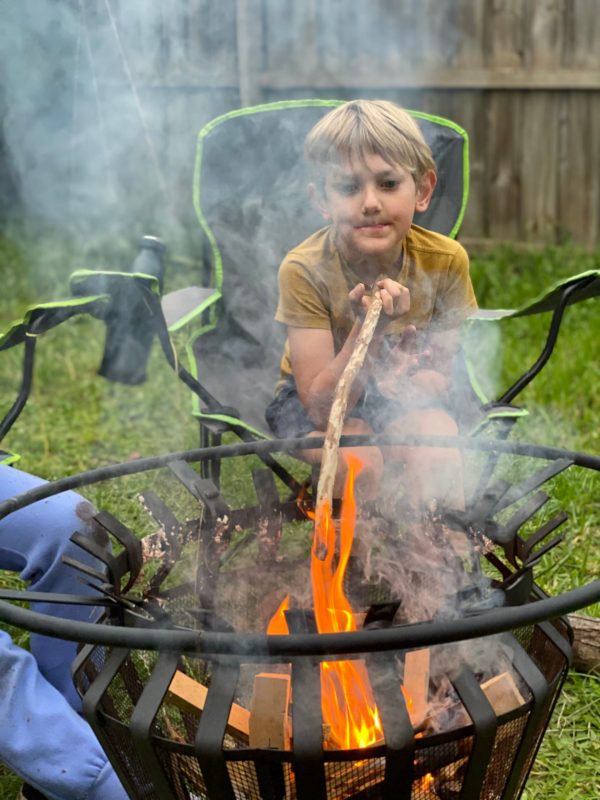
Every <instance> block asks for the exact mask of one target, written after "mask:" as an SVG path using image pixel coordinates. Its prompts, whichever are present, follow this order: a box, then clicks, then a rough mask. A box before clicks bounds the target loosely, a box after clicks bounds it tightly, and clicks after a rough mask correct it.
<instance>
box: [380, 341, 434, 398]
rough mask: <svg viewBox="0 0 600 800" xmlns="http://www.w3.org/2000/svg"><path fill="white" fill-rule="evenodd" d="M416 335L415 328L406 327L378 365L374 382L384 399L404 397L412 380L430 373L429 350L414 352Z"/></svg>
mask: <svg viewBox="0 0 600 800" xmlns="http://www.w3.org/2000/svg"><path fill="white" fill-rule="evenodd" d="M416 334H417V330H416V328H415V326H414V325H407V326H406V328H405V329H404V331H403V332H402V335H401V337H400V339H399V341H398V342H397V344H396V345H395V346H394V347H393V348H392V349H391V350H390V351H389V353H388V355H387V357H386V359H385V362H383V363H381V364H380V366H379V369H378V370H377V372H378V373H379V374H377V375H376V376H375V380H376V383H377V388H378V389H379V391H380V392H381V394H382V395H384V397H389V398H394V397H397V396H400V395H405V394H406V393H407V390H409V388H410V384H411V383H412V381H413V378H415V379H416V378H417V376H418V375H420V374H421V373H425V372H429V371H430V370H428V369H427V367H428V366H429V363H430V361H431V350H429V349H428V348H426V349H425V350H422V351H420V352H417V351H416V350H415V345H416V338H417V336H416Z"/></svg>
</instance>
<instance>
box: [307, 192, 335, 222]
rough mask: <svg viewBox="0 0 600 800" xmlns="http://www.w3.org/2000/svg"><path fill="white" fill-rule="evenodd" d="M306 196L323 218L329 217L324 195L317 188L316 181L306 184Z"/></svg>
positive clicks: (327, 218)
mask: <svg viewBox="0 0 600 800" xmlns="http://www.w3.org/2000/svg"><path fill="white" fill-rule="evenodd" d="M308 196H309V197H310V199H311V201H312V204H313V205H314V207H315V208H316V209H317V211H318V212H319V213H320V214H321V216H322V217H323V219H325V220H329V219H331V214H330V213H329V207H328V206H327V200H326V198H325V195H324V194H323V193H322V192H321V191H320V190H319V188H318V187H317V185H316V183H309V184H308Z"/></svg>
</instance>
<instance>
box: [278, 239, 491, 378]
mask: <svg viewBox="0 0 600 800" xmlns="http://www.w3.org/2000/svg"><path fill="white" fill-rule="evenodd" d="M387 277H389V278H392V279H393V280H396V281H398V282H399V283H401V284H402V285H403V286H406V287H407V289H408V290H409V291H410V311H409V312H408V313H407V314H405V315H403V316H402V317H401V318H398V319H395V320H391V321H390V322H389V324H388V325H387V327H386V328H385V331H384V334H385V335H386V336H387V335H395V334H399V333H401V332H402V330H403V329H404V328H405V327H406V325H409V324H412V325H414V326H415V327H416V328H417V331H425V330H431V329H435V330H444V329H449V328H456V327H457V326H458V325H460V323H461V322H462V321H463V320H464V319H465V317H466V316H468V314H469V313H471V311H473V309H475V308H476V307H477V301H476V299H475V293H474V292H473V286H472V284H471V278H470V276H469V258H468V256H467V253H466V251H465V249H464V248H463V247H462V245H461V244H459V243H458V242H457V241H455V240H454V239H450V238H448V237H447V236H443V235H442V234H440V233H434V232H433V231H429V230H426V229H425V228H421V227H419V226H417V225H413V226H411V228H410V230H409V232H408V233H407V235H406V239H405V240H404V247H403V252H402V257H401V259H399V267H398V270H397V271H396V274H390V275H388V276H387ZM363 280H364V279H363V278H362V277H361V275H360V274H357V273H355V272H354V271H353V270H352V267H351V266H350V265H349V264H347V263H346V262H345V261H344V260H343V259H342V258H341V256H340V253H339V250H338V248H337V247H336V245H335V241H334V235H333V229H332V228H331V227H326V228H322V229H321V230H319V231H317V232H316V233H314V234H313V235H312V236H309V238H308V239H306V240H305V241H304V242H302V243H301V244H299V245H298V246H297V247H295V248H294V249H293V250H291V251H290V252H289V253H288V254H287V256H286V257H285V259H284V260H283V262H282V264H281V267H280V269H279V304H278V306H277V311H276V313H275V319H276V320H278V321H279V322H283V323H284V324H285V325H288V326H291V327H295V328H320V329H324V330H330V331H331V333H332V336H333V342H334V350H335V352H336V353H338V352H339V351H340V350H341V348H342V347H343V344H344V342H345V341H346V339H347V337H348V334H349V333H350V330H351V329H352V326H353V324H354V320H355V313H354V311H353V309H352V306H351V304H350V300H349V299H348V292H349V291H350V290H351V289H353V288H354V287H355V286H356V284H357V283H360V282H363ZM291 374H292V369H291V364H290V359H289V348H288V344H287V342H286V345H285V349H284V352H283V356H282V359H281V377H282V379H284V378H285V377H286V376H288V375H291ZM280 385H281V382H280V384H279V385H278V387H277V390H279V388H280Z"/></svg>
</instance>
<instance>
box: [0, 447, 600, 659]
mask: <svg viewBox="0 0 600 800" xmlns="http://www.w3.org/2000/svg"><path fill="white" fill-rule="evenodd" d="M365 443H371V444H380V443H381V444H384V443H385V444H388V445H389V444H390V443H393V444H397V443H402V444H411V445H415V446H419V445H435V446H444V447H457V448H460V449H477V450H488V451H494V452H499V453H508V454H514V455H519V456H529V457H534V458H540V459H544V460H556V459H559V458H567V459H569V460H570V461H571V463H572V464H573V465H577V466H580V467H583V468H587V469H593V470H595V471H600V456H595V455H591V454H588V453H583V452H578V451H571V450H566V449H563V448H555V447H549V446H544V445H538V444H531V443H527V442H507V441H505V440H502V439H500V440H499V439H473V438H471V437H460V436H459V437H437V436H394V437H388V436H382V435H375V436H364V435H361V436H347V437H342V440H341V444H342V445H348V446H350V445H356V444H365ZM318 445H319V439H316V438H308V437H304V438H300V439H272V440H265V441H254V442H243V443H240V444H234V445H221V446H218V447H208V448H197V449H193V450H186V451H181V452H173V453H166V454H163V455H159V456H152V457H149V458H143V459H138V460H135V461H128V462H122V463H117V464H112V465H109V466H106V467H100V468H96V469H93V470H89V471H86V472H82V473H78V474H77V475H73V476H69V477H66V478H61V479H58V480H56V481H52V482H49V483H46V484H42V485H40V486H37V487H35V488H34V489H32V490H29V491H27V492H24V493H22V494H20V495H16V496H15V497H12V498H9V499H8V500H6V501H4V502H2V503H0V519H2V518H3V517H5V516H7V515H8V514H10V513H13V512H14V511H16V510H18V509H20V508H23V507H25V506H28V505H30V504H32V503H34V502H37V501H39V500H41V499H45V498H47V497H50V496H52V495H54V494H58V493H60V492H63V491H66V490H67V489H73V488H78V487H81V486H85V485H90V484H92V483H97V482H100V481H102V480H107V479H110V478H116V477H121V476H123V475H127V474H135V473H137V472H145V471H151V470H153V469H159V468H162V467H164V466H167V465H168V464H169V463H170V462H172V461H177V460H180V461H181V460H183V461H188V462H194V461H204V460H208V459H211V458H228V457H233V456H240V455H256V454H265V453H272V452H293V451H294V450H298V449H303V448H308V447H315V446H318ZM0 598H1V594H0ZM22 599H23V600H27V592H26V591H25V592H23V593H22ZM48 599H49V600H50V599H51V595H49V597H48ZM598 600H600V580H598V581H593V582H591V583H589V584H586V585H584V586H582V587H578V588H576V589H572V590H570V591H569V592H563V593H562V594H560V595H557V596H554V597H545V598H544V599H540V600H538V601H536V602H533V603H528V604H526V605H522V606H505V607H501V608H495V609H489V610H487V611H483V612H481V613H480V614H477V615H470V616H466V617H462V618H459V619H450V620H448V619H447V620H441V621H428V622H418V623H412V624H409V625H403V626H398V627H391V628H386V629H381V630H360V631H354V632H344V633H329V634H328V633H303V634H290V635H286V636H276V635H275V636H267V635H266V634H256V633H250V634H248V633H247V634H241V633H221V632H210V631H201V632H198V631H194V630H183V629H174V628H170V629H165V628H163V629H158V628H156V627H144V628H141V627H133V626H130V627H124V626H114V625H99V624H98V623H90V622H79V621H72V620H65V619H61V618H57V617H53V616H50V615H47V614H41V613H40V612H36V611H31V610H30V609H24V608H20V607H18V606H13V605H11V603H9V602H6V601H5V600H2V599H0V620H2V621H3V622H5V623H8V624H12V625H16V626H18V627H22V628H25V629H26V630H29V631H32V632H38V633H42V634H46V635H50V636H55V637H57V638H63V639H67V640H70V641H86V642H89V643H91V644H101V645H111V646H116V647H119V646H125V647H134V648H138V649H146V650H157V651H169V650H177V651H179V652H182V653H196V654H202V653H204V654H207V655H228V656H237V657H239V656H245V657H248V655H249V654H252V655H253V656H255V655H256V656H260V655H266V656H269V657H271V658H273V657H275V658H280V659H282V660H284V659H286V658H287V659H289V658H290V657H297V656H309V657H312V658H317V659H321V660H324V659H325V658H326V657H331V656H332V655H334V656H335V655H343V654H346V655H353V654H360V653H365V652H369V651H371V650H377V651H386V650H388V651H389V650H410V649H416V648H419V647H427V646H432V645H436V644H446V643H450V642H455V641H460V640H465V639H472V638H478V637H481V636H489V635H494V634H496V633H501V632H504V631H508V630H513V629H515V628H519V627H523V626H526V625H531V624H537V623H539V622H542V621H546V620H551V619H556V618H558V617H561V616H563V615H565V614H568V613H570V612H572V611H575V610H577V609H580V608H583V607H585V606H588V605H591V604H592V603H594V602H597V601H598ZM103 604H105V603H103V601H102V600H100V599H99V603H98V605H103Z"/></svg>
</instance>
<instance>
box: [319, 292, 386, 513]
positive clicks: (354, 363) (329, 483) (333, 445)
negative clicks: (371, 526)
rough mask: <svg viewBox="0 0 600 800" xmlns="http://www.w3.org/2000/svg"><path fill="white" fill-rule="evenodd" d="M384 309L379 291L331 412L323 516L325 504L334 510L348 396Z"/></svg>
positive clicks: (323, 462)
mask: <svg viewBox="0 0 600 800" xmlns="http://www.w3.org/2000/svg"><path fill="white" fill-rule="evenodd" d="M381 308H382V302H381V297H380V296H379V292H376V293H375V295H374V296H373V300H372V302H371V304H370V306H369V308H368V311H367V314H366V316H365V319H364V321H363V324H362V327H361V329H360V333H359V335H358V337H357V339H356V342H355V343H354V349H353V351H352V354H351V355H350V358H349V359H348V363H347V364H346V366H345V368H344V371H343V372H342V375H341V377H340V379H339V381H338V384H337V386H336V389H335V393H334V396H333V403H332V404H331V411H330V412H329V421H328V423H327V431H326V433H325V441H324V443H323V453H322V457H321V471H320V474H319V483H318V485H317V505H316V508H317V513H319V510H322V509H323V507H324V504H328V505H329V508H331V504H332V501H333V486H334V482H335V475H336V471H337V463H338V451H339V443H340V437H341V435H342V429H343V427H344V418H345V416H346V409H347V407H348V397H349V395H350V390H351V389H352V384H353V383H354V380H355V378H356V376H357V375H358V373H359V371H360V369H361V367H362V365H363V364H364V361H365V357H366V355H367V350H368V348H369V345H370V344H371V340H372V338H373V334H374V333H375V328H376V327H377V322H378V320H379V315H380V313H381Z"/></svg>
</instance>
